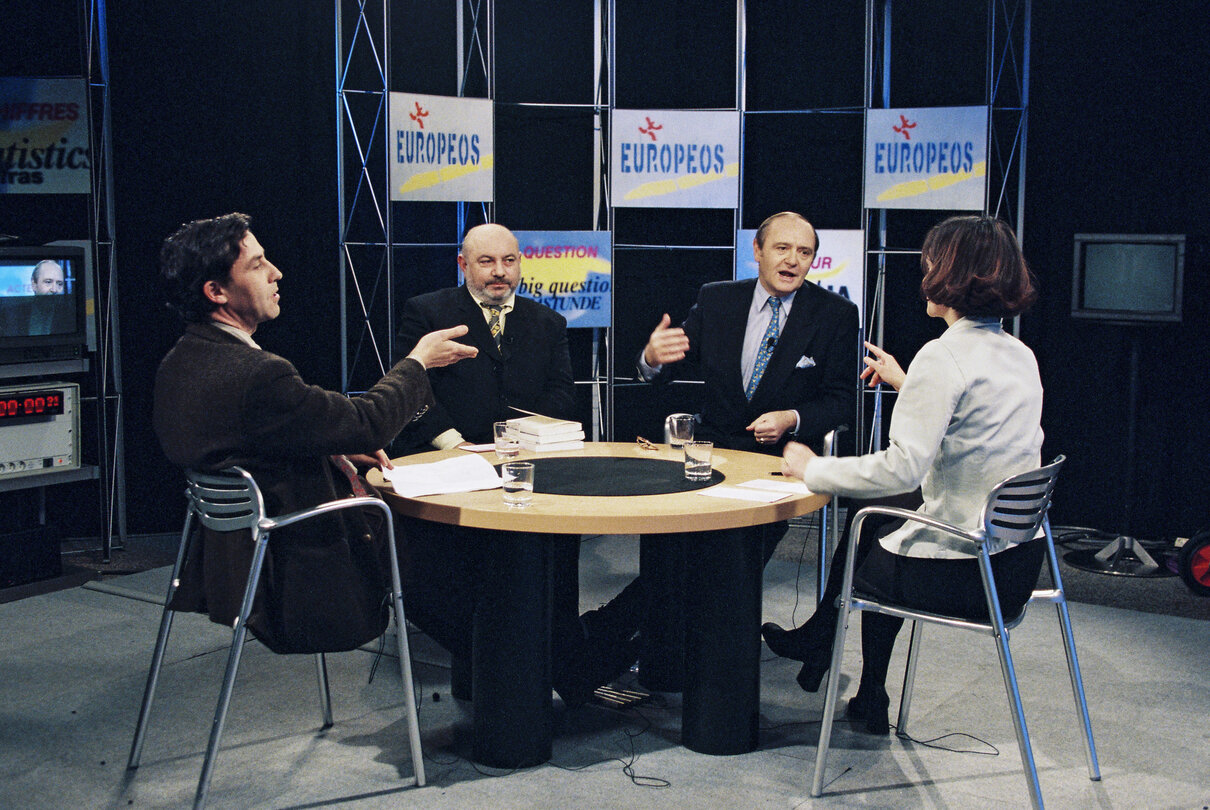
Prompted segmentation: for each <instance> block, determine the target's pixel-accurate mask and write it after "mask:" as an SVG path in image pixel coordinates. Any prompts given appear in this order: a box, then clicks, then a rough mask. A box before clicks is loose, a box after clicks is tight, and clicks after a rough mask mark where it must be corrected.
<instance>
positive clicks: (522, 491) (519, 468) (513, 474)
mask: <svg viewBox="0 0 1210 810" xmlns="http://www.w3.org/2000/svg"><path fill="white" fill-rule="evenodd" d="M500 477H501V478H502V479H503V480H504V502H505V503H506V504H508V505H509V507H510V508H515V509H524V508H525V507H527V506H529V505H530V504H531V503H532V502H533V500H534V465H533V462H530V461H508V462H505V463H504V465H503V466H502V467H501V468H500Z"/></svg>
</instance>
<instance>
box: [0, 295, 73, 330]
mask: <svg viewBox="0 0 1210 810" xmlns="http://www.w3.org/2000/svg"><path fill="white" fill-rule="evenodd" d="M75 306H76V301H75V299H74V298H73V297H72V296H70V295H21V296H9V297H5V298H0V337H27V336H30V335H63V334H70V333H71V332H73V331H74V330H75V328H76V311H75ZM35 310H39V312H38V314H39V316H40V317H39V319H38V322H39V326H40V328H35V326H34V321H35V319H34V311H35Z"/></svg>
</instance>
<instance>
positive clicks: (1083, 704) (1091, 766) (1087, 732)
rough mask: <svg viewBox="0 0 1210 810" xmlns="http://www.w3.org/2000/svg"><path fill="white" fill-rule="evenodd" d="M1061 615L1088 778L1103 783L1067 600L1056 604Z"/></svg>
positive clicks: (1060, 622) (1068, 671)
mask: <svg viewBox="0 0 1210 810" xmlns="http://www.w3.org/2000/svg"><path fill="white" fill-rule="evenodd" d="M1055 610H1056V611H1057V612H1058V614H1059V626H1060V628H1061V629H1062V631H1063V650H1064V651H1065V652H1066V653H1067V673H1068V675H1070V676H1071V692H1072V695H1073V696H1074V697H1075V700H1076V710H1077V711H1079V713H1080V722H1081V724H1082V726H1083V731H1084V758H1085V759H1086V760H1087V762H1088V778H1089V779H1091V780H1092V781H1094V782H1099V781H1101V766H1100V765H1099V764H1098V763H1097V746H1096V743H1094V742H1093V741H1092V723H1091V722H1090V721H1089V719H1088V701H1087V700H1085V699H1084V679H1083V678H1081V677H1080V660H1079V658H1077V657H1076V641H1075V636H1074V635H1072V632H1071V617H1070V616H1069V615H1068V613H1067V602H1066V600H1063V601H1059V602H1055Z"/></svg>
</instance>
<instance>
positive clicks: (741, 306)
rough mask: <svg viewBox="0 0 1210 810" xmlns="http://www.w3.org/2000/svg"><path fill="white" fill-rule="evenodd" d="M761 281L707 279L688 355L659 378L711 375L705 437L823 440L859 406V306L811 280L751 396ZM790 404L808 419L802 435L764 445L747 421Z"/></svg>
mask: <svg viewBox="0 0 1210 810" xmlns="http://www.w3.org/2000/svg"><path fill="white" fill-rule="evenodd" d="M756 284H757V280H756V279H745V280H743V281H720V282H714V283H712V284H706V285H704V286H703V287H702V288H701V290H699V291H698V297H697V303H695V304H694V305H693V309H691V310H690V311H689V316H688V317H687V318H686V319H685V322H684V323H683V324H681V327H682V328H683V329H684V330H685V334H686V335H687V336H688V338H689V353H688V355H687V356H686V357H685V359H684V360H683V361H681V362H679V363H671V364H669V365H666V366H664V367H663V368H662V369H660V373H659V374H658V375H657V376H656V377H655V379H654V380H653V382H666V381H668V380H670V379H673V378H674V377H677V376H682V377H690V378H692V377H693V375H694V374H698V375H700V379H702V380H703V381H705V383H706V386H705V388H706V390H705V394H704V396H703V402H702V413H701V419H702V424H701V426H700V428H699V429H698V431H697V435H698V437H699V438H701V439H704V440H708V441H713V442H715V443H716V444H719V445H721V446H723V447H729V448H732V449H735V450H750V451H757V452H764V453H780V452H781V448H782V445H784V444H785V442H786V441H787V440H788V439H790V438H796V439H797V440H798V441H801V442H805V443H807V444H810V445H812V446H814V447H816V448H818V445H819V443H820V441H821V440H822V439H823V436H824V434H825V433H827V432H828V431H829V430H832V429H833V428H835V427H837V426H839V425H849V426H850V427H851V426H852V422H853V420H854V416H855V414H856V409H857V380H856V375H857V373H858V359H857V358H858V351H857V343H858V333H857V322H858V320H857V307H856V306H855V305H854V304H853V303H852V302H850V301H848V300H846V299H844V298H842V297H841V296H839V295H836V294H835V293H831V292H828V291H827V290H825V289H823V288H822V287H820V286H819V285H817V284H813V283H810V282H807V283H804V284H803V285H802V287H800V288H799V290H798V292H797V293H796V294H795V296H794V304H793V306H792V307H791V309H790V316H789V318H788V319H787V320H786V325H785V327H784V328H783V329H782V333H781V337H780V338H779V339H778V341H777V347H776V348H775V349H774V350H773V356H772V357H770V358H769V364H768V366H767V367H766V369H765V373H764V376H762V377H761V380H760V384H759V385H758V386H757V388H756V391H755V393H754V394H753V395H752V400H751V401H750V402H749V401H748V399H747V397H745V396H744V381H743V377H742V375H741V373H740V359H741V358H740V356H741V354H742V353H743V345H744V328H745V327H746V326H747V323H748V307H749V306H750V305H751V303H752V290H753V287H754V286H755V285H756ZM803 358H807V359H806V360H805V361H804V360H803ZM800 366H801V367H800ZM787 409H795V410H797V411H798V414H799V419H800V420H801V421H800V423H799V428H798V434H797V436H796V437H790V436H785V437H783V438H782V441H780V442H778V443H777V444H776V445H760V444H757V443H756V441H755V440H754V439H753V438H752V433H751V432H749V431H747V430H745V429H744V428H746V427H747V426H748V425H750V424H751V423H752V421H753V420H754V419H756V418H757V417H758V416H760V415H761V414H762V413H767V412H769V411H778V410H787Z"/></svg>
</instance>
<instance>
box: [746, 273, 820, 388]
mask: <svg viewBox="0 0 1210 810" xmlns="http://www.w3.org/2000/svg"><path fill="white" fill-rule="evenodd" d="M810 284H813V282H810V281H806V282H803V285H802V287H800V288H799V290H798V293H797V294H796V295H795V296H794V306H792V307H791V308H790V316H789V318H787V319H786V326H785V328H784V329H782V331H781V337H780V338H778V339H777V347H776V348H775V349H774V350H773V356H772V357H770V358H769V364H768V365H767V366H766V367H765V373H764V376H762V377H761V378H760V384H759V385H757V386H756V391H755V392H754V393H753V394H752V401H753V402H757V401H759V400H760V399H761V395H762V394H765V393H767V392H769V391H779V390H781V387H782V385H784V384H785V382H786V379H787V378H788V377H789V376H790V373H791V372H792V371H794V367H795V366H796V365H797V364H798V361H799V359H801V358H802V356H803V354H804V353H805V352H806V350H807V348H808V347H809V346H810V345H811V342H812V341H814V339H815V333H816V332H818V331H819V321H818V319H817V318H815V317H813V315H814V314H815V307H814V306H813V303H814V302H813V301H812V300H811V299H812V297H813V296H812V295H811V293H812V292H813V290H809V289H807V286H808V285H810Z"/></svg>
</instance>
